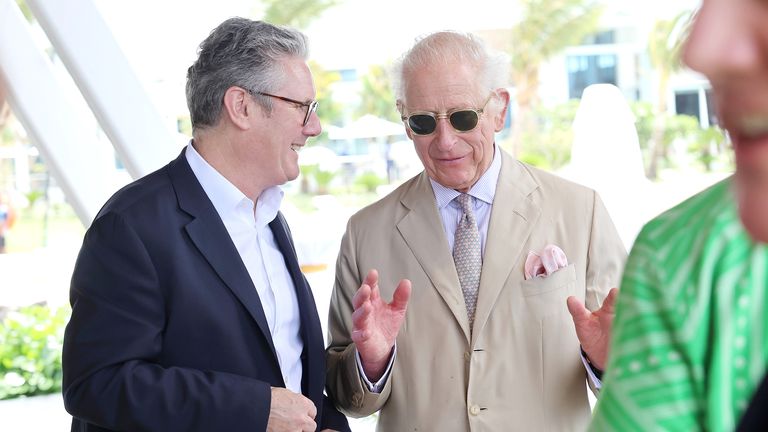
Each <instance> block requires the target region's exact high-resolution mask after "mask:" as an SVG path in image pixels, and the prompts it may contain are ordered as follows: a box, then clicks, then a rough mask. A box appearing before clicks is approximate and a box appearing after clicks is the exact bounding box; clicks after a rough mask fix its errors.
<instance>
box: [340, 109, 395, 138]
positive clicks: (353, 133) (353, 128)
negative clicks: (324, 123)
mask: <svg viewBox="0 0 768 432" xmlns="http://www.w3.org/2000/svg"><path fill="white" fill-rule="evenodd" d="M397 135H405V126H404V125H403V124H402V123H395V122H391V121H389V120H386V119H383V118H381V117H376V116H375V115H372V114H366V115H364V116H362V117H360V118H359V119H357V120H355V121H353V122H352V123H350V124H348V125H347V126H344V127H339V126H329V127H328V138H330V139H332V140H347V139H358V138H380V137H388V136H397Z"/></svg>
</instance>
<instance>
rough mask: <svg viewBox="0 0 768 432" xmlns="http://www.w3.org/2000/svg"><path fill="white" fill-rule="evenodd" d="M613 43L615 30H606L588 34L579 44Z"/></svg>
mask: <svg viewBox="0 0 768 432" xmlns="http://www.w3.org/2000/svg"><path fill="white" fill-rule="evenodd" d="M614 43H616V31H615V30H606V31H601V32H598V33H592V34H591V35H588V36H587V37H585V38H584V40H583V41H582V42H581V45H611V44H614Z"/></svg>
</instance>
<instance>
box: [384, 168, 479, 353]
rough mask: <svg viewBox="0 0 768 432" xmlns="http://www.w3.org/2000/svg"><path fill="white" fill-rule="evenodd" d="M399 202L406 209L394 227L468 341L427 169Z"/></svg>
mask: <svg viewBox="0 0 768 432" xmlns="http://www.w3.org/2000/svg"><path fill="white" fill-rule="evenodd" d="M401 202H402V204H403V205H404V206H405V207H406V208H407V209H408V212H407V213H406V215H405V217H403V218H402V219H401V220H400V221H399V222H398V223H397V229H398V231H399V232H400V234H401V235H402V236H403V239H405V242H406V243H407V244H408V247H409V248H410V249H411V251H412V252H413V254H414V256H415V257H416V259H417V260H418V262H419V264H420V265H421V268H422V269H423V270H424V272H425V273H426V274H427V276H428V277H429V279H430V281H431V282H432V285H433V286H434V287H435V289H436V290H437V292H438V293H439V294H440V296H441V297H442V298H443V300H444V301H445V303H446V305H447V306H448V308H449V309H450V310H451V312H452V313H453V316H454V317H455V318H456V321H458V323H459V325H461V328H462V329H464V335H465V336H466V338H467V344H469V319H468V318H467V307H466V305H465V304H464V296H463V294H462V293H461V285H460V284H459V276H458V274H457V273H456V266H455V265H454V263H453V256H452V254H451V251H450V250H449V247H448V241H447V240H446V238H445V232H444V231H443V223H442V220H441V219H440V214H439V213H438V211H437V204H435V194H434V191H433V190H432V186H431V184H430V183H429V177H427V174H426V173H424V172H423V173H421V175H420V176H419V178H418V179H417V180H416V182H414V185H413V187H412V188H411V189H410V190H408V191H407V192H406V193H405V194H404V195H403V198H402V200H401ZM419 288H420V287H414V289H419Z"/></svg>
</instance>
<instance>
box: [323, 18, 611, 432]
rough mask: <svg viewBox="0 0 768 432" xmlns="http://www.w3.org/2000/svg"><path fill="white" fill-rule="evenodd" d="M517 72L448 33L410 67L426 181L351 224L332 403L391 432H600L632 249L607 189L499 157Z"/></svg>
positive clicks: (398, 72) (398, 87)
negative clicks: (617, 307) (619, 296)
mask: <svg viewBox="0 0 768 432" xmlns="http://www.w3.org/2000/svg"><path fill="white" fill-rule="evenodd" d="M508 67H509V58H508V57H507V56H506V55H504V54H500V53H497V52H493V51H491V50H489V49H488V48H486V46H485V45H484V44H483V42H482V41H481V40H479V39H478V38H477V37H475V36H473V35H471V34H462V33H455V32H438V33H434V34H431V35H429V36H426V37H424V38H422V39H421V40H419V41H418V42H417V43H416V44H415V45H414V46H413V47H412V48H411V49H410V50H409V51H408V52H407V53H406V54H405V55H404V57H402V58H401V60H400V63H399V64H398V66H397V67H396V69H395V73H394V77H395V81H396V84H395V94H396V97H397V100H398V102H397V106H398V109H399V111H400V113H401V115H402V118H403V121H404V123H405V127H406V133H407V134H408V136H409V138H411V139H412V140H413V143H414V145H415V148H416V152H417V153H418V155H419V158H420V159H421V162H422V164H423V166H424V171H422V172H421V173H420V174H418V175H416V176H415V177H413V178H412V179H410V180H408V181H406V182H405V183H404V184H403V185H402V186H400V187H399V188H398V189H396V190H395V191H393V192H392V193H390V194H389V195H387V196H386V197H384V198H383V199H382V200H380V201H378V202H376V203H374V204H372V205H370V206H368V207H366V208H364V209H362V210H361V211H360V212H358V213H357V214H355V215H354V216H352V218H351V219H350V221H349V223H348V226H347V231H346V233H345V235H344V237H343V240H342V245H341V250H340V252H339V257H338V262H337V267H336V283H335V286H334V292H333V294H332V296H331V308H330V315H329V332H330V343H329V348H328V350H327V352H328V391H329V395H331V397H332V398H334V400H335V401H336V403H337V406H339V407H340V409H341V410H342V411H343V412H345V413H347V414H348V415H351V416H365V415H369V414H372V413H374V412H376V411H379V410H380V413H379V418H378V430H382V431H406V430H407V431H413V430H424V431H449V430H450V431H459V430H472V431H500V430H513V429H519V430H552V431H556V430H579V429H582V430H583V429H584V428H585V427H586V425H587V423H588V422H589V418H590V406H589V403H588V398H587V384H586V382H585V381H589V383H590V385H593V386H597V385H599V380H598V379H597V377H595V376H594V374H595V373H599V369H602V367H603V364H604V362H605V357H606V352H605V350H606V349H607V338H608V333H609V330H610V321H611V318H612V307H613V299H614V298H615V290H614V291H611V293H612V294H610V295H609V294H608V293H609V290H610V288H611V287H615V286H616V285H617V283H618V281H619V276H620V274H621V269H622V266H623V262H624V259H625V257H626V250H625V249H624V246H623V245H622V242H621V239H620V238H619V236H618V233H617V232H616V229H615V228H614V226H613V223H612V222H611V219H610V217H609V216H608V213H607V212H606V209H605V207H604V206H603V204H602V202H601V200H600V198H599V197H598V195H597V194H596V193H595V192H594V191H593V190H590V189H587V188H585V187H583V186H579V185H576V184H574V183H571V182H569V181H566V180H563V179H560V178H558V177H556V176H554V175H551V174H548V173H546V172H544V171H541V170H538V169H536V168H533V167H530V166H528V165H525V164H523V163H521V162H519V161H518V160H515V159H514V158H513V157H511V156H510V155H508V154H507V153H506V152H504V151H503V150H501V148H499V146H498V145H496V143H495V140H494V135H495V133H496V132H498V131H500V130H501V129H502V127H503V125H504V119H505V115H506V110H507V106H508V105H509V97H510V95H509V92H508V91H507V90H506V85H507V81H506V79H507V76H508V73H507V72H508ZM549 252H551V253H549ZM552 257H555V258H557V259H555V260H551V259H549V258H552ZM369 269H375V270H369ZM400 278H404V279H402V280H401V279H400ZM358 287H359V289H358ZM390 298H392V301H391V303H386V302H385V301H384V299H390ZM585 301H586V306H587V308H588V309H589V310H587V308H585V307H584V305H583V302H585ZM566 304H567V306H566ZM601 305H602V307H601ZM569 310H570V311H571V313H572V314H573V317H571V316H570V315H569ZM590 311H594V312H590ZM574 323H575V325H574ZM580 348H583V351H582V350H581V349H580ZM582 353H585V355H584V356H582ZM590 363H591V364H590ZM588 374H590V375H592V377H590V378H588Z"/></svg>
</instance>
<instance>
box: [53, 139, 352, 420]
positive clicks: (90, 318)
mask: <svg viewBox="0 0 768 432" xmlns="http://www.w3.org/2000/svg"><path fill="white" fill-rule="evenodd" d="M269 226H270V228H271V229H272V232H273V233H274V236H275V239H276V241H277V244H278V246H279V247H280V250H281V251H282V253H283V257H284V258H285V262H286V264H287V266H288V271H289V272H290V275H291V278H292V280H293V283H294V285H295V288H296V294H297V298H298V302H299V311H300V315H301V336H302V339H303V341H304V351H303V353H302V364H303V379H302V393H303V394H304V395H305V396H306V397H308V398H309V399H311V400H312V401H313V402H314V404H315V406H316V407H317V412H318V414H317V417H316V419H315V420H316V421H317V424H318V429H324V428H331V429H337V430H342V431H346V430H349V427H348V425H347V421H346V418H345V417H344V416H343V415H342V414H340V413H339V412H338V411H337V410H336V409H335V408H334V407H333V404H332V403H331V402H330V400H329V399H328V398H327V397H325V396H324V394H323V389H324V385H325V355H324V347H323V337H322V332H321V328H320V320H319V317H318V314H317V309H316V306H315V301H314V298H313V296H312V292H311V290H310V288H309V284H308V283H307V281H306V279H305V278H304V276H303V275H302V274H301V271H300V269H299V265H298V260H297V258H296V253H295V250H294V247H293V243H292V240H291V235H290V232H289V230H288V226H287V224H286V222H285V219H283V217H282V215H281V214H278V216H277V217H276V218H275V220H273V221H272V222H271V223H270V224H269ZM70 301H71V303H72V318H71V320H70V322H69V324H68V325H67V329H66V332H65V336H64V352H63V367H64V383H63V387H64V389H63V393H64V402H65V406H66V409H67V411H69V412H70V413H71V414H72V415H73V422H72V430H73V431H102V430H121V431H263V430H265V429H266V426H267V419H268V416H269V408H270V400H271V389H270V387H271V386H275V387H284V386H285V383H284V382H283V378H282V374H281V372H280V365H279V363H278V361H277V357H276V354H275V347H274V345H273V343H272V338H271V336H270V332H269V327H268V326H267V322H266V319H265V316H264V311H263V309H262V307H261V301H260V300H259V295H258V293H257V291H256V288H255V287H254V285H253V282H252V280H251V278H250V277H249V275H248V272H247V270H246V268H245V265H244V264H243V262H242V260H241V258H240V256H239V254H238V252H237V249H236V248H235V246H234V244H233V243H232V240H231V238H230V236H229V234H228V233H227V231H226V228H225V227H224V224H223V223H222V221H221V219H220V217H219V215H218V213H217V212H216V210H215V208H214V207H213V204H212V203H211V201H210V200H209V199H208V197H207V195H206V194H205V192H204V191H203V189H202V187H201V186H200V183H199V182H198V181H197V178H196V177H195V176H194V174H193V172H192V170H191V168H190V167H189V164H188V163H187V161H186V157H185V155H184V151H182V153H181V155H180V156H179V157H178V158H177V159H176V160H174V161H172V162H171V163H169V164H168V165H167V166H165V167H164V168H162V169H160V170H158V171H156V172H154V173H152V174H149V175H148V176H146V177H143V178H141V179H139V180H137V181H135V182H134V183H131V184H130V185H128V186H126V187H125V188H123V189H121V190H120V191H119V192H117V193H116V194H115V195H114V196H113V197H112V198H111V199H110V200H109V201H108V202H107V203H106V204H105V205H104V208H102V210H101V211H100V212H99V214H98V216H97V217H96V219H95V220H94V222H93V224H92V226H91V227H90V228H89V229H88V231H87V233H86V235H85V240H84V242H83V246H82V249H81V250H80V255H79V256H78V259H77V264H76V266H75V270H74V274H73V276H72V285H71V290H70Z"/></svg>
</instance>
